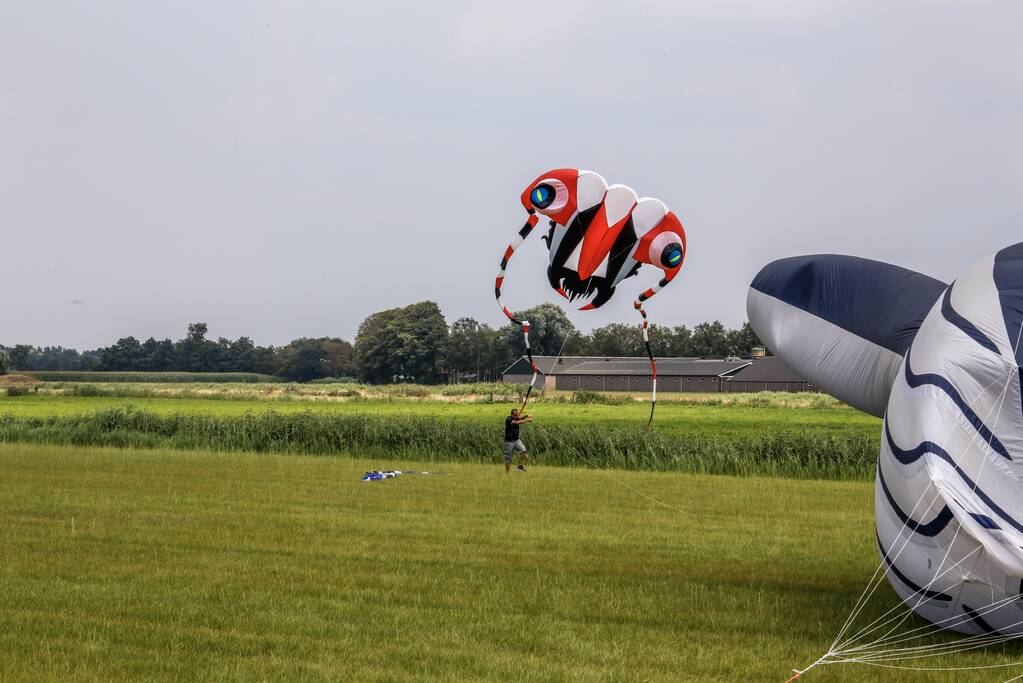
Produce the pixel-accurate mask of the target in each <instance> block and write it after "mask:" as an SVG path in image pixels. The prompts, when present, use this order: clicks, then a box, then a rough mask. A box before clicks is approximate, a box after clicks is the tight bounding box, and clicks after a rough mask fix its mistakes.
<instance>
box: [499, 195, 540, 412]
mask: <svg viewBox="0 0 1023 683" xmlns="http://www.w3.org/2000/svg"><path fill="white" fill-rule="evenodd" d="M538 222H539V219H538V218H537V217H536V214H534V213H532V212H530V214H529V218H528V219H526V224H525V225H523V226H522V229H521V230H519V234H518V237H516V238H515V240H514V241H512V243H511V244H509V245H508V248H507V249H505V250H504V256H503V257H502V258H501V270H500V271H498V273H497V280H496V281H495V282H494V296H495V297H497V305H498V306H500V307H501V311H502V312H504V314H505V315H506V316H508V320H511V321H512V322H513V323H515V324H516V325H521V326H522V337H523V338H524V339H525V342H526V358H528V359H529V366H530V367H531V368H532V369H533V378H532V379H531V380H529V388H528V389H527V390H526V398H525V400H523V401H522V408H521V409H520V412H521V411H522V410H525V409H526V404H527V403H529V397H530V395H531V394H532V393H533V386H534V385H535V384H536V378H537V377H538V376H539V375H540V368H538V367H537V366H536V363H535V362H534V361H533V350H532V348H530V346H529V321H528V320H519V319H517V318H516V317H515V315H514V314H512V312H511V311H509V310H508V307H507V306H505V305H504V304H503V303H501V287H502V285H504V273H505V270H506V269H507V268H508V261H510V260H511V257H512V255H513V254H515V250H516V249H518V248H519V245H521V244H522V242H523V240H525V239H526V238H527V237H529V233H531V232H532V231H533V228H535V227H536V224H537V223H538Z"/></svg>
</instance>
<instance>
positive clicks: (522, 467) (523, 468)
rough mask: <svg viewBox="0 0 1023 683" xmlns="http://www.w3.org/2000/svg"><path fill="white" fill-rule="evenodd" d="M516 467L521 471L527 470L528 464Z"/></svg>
mask: <svg viewBox="0 0 1023 683" xmlns="http://www.w3.org/2000/svg"><path fill="white" fill-rule="evenodd" d="M515 469H517V470H518V471H519V472H525V471H526V466H525V465H519V466H518V467H516V468H515Z"/></svg>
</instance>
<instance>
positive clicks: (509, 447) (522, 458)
mask: <svg viewBox="0 0 1023 683" xmlns="http://www.w3.org/2000/svg"><path fill="white" fill-rule="evenodd" d="M532 421H533V418H531V417H530V416H529V415H525V414H523V415H519V410H518V408H512V411H511V415H509V416H508V417H506V418H504V472H505V474H507V473H509V472H511V463H512V456H514V454H515V451H518V453H519V466H518V467H517V468H516V469H517V470H518V471H519V472H525V471H526V444H524V443H522V439H520V438H519V425H521V424H523V423H526V422H532Z"/></svg>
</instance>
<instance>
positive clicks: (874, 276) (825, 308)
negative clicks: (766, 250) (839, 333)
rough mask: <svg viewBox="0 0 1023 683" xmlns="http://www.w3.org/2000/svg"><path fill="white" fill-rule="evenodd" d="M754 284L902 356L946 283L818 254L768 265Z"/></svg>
mask: <svg viewBox="0 0 1023 683" xmlns="http://www.w3.org/2000/svg"><path fill="white" fill-rule="evenodd" d="M750 286H751V287H752V288H753V289H756V290H757V291H759V292H763V293H764V294H767V295H768V296H773V297H774V298H776V299H780V300H782V301H784V302H785V303H787V304H790V305H792V306H795V307H797V308H801V309H803V310H804V311H807V312H808V313H811V314H813V315H815V316H817V317H818V318H822V319H824V320H827V321H828V322H830V323H832V324H834V325H837V326H839V327H841V328H842V329H845V330H848V331H849V332H852V333H853V334H855V335H857V336H859V337H862V338H863V339H866V340H868V341H871V342H873V343H875V344H877V345H878V346H882V347H884V348H886V349H888V350H890V351H894V352H895V353H897V354H899V355H903V354H905V352H906V350H907V349H908V348H909V345H910V344H911V343H912V341H913V337H915V336H916V333H917V330H919V329H920V323H922V322H923V319H924V316H926V315H927V312H928V311H929V310H930V309H931V306H933V305H934V302H935V301H937V300H938V297H940V296H941V293H942V290H944V289H945V287H946V286H947V285H946V284H945V283H943V282H941V281H940V280H935V279H934V278H932V277H928V276H927V275H922V274H920V273H916V272H913V271H912V270H906V269H905V268H900V267H899V266H893V265H891V264H889V263H881V262H880V261H871V260H870V259H864V258H858V257H856V256H838V255H835V254H817V255H813V256H794V257H792V258H785V259H781V260H778V261H774V262H773V263H769V264H767V265H766V266H765V267H764V269H763V270H761V271H760V272H759V273H757V276H756V277H755V278H754V279H753V282H752V283H751V284H750Z"/></svg>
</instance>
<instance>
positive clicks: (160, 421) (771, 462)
mask: <svg viewBox="0 0 1023 683" xmlns="http://www.w3.org/2000/svg"><path fill="white" fill-rule="evenodd" d="M523 438H524V439H525V440H526V442H527V445H528V447H529V452H530V455H531V457H533V458H534V460H535V461H537V462H540V463H545V464H550V465H564V466H580V467H595V468H619V469H635V470H671V471H679V472H696V473H704V474H730V475H767V476H782V477H792V478H801V479H864V478H867V477H869V476H871V474H872V472H873V466H874V460H875V458H876V455H877V449H878V438H876V437H871V436H864V435H863V434H845V433H839V432H831V433H829V432H817V431H787V430H778V431H771V432H766V433H762V434H757V435H754V436H750V435H733V436H720V437H718V436H694V437H682V438H679V437H678V436H677V434H670V433H662V432H658V431H656V430H654V431H651V432H645V431H643V429H642V428H641V427H638V426H637V427H624V426H613V425H606V426H596V427H595V426H594V425H593V424H592V423H590V424H587V425H585V426H578V427H577V426H572V425H554V426H550V427H538V426H527V427H525V428H524V429H523ZM501 440H502V432H501V425H499V424H498V425H494V424H491V423H489V422H487V423H482V422H470V421H465V420H442V419H438V418H434V417H425V416H412V415H409V416H394V415H372V414H356V415H342V414H323V413H313V412H301V413H288V414H281V413H276V412H265V413H263V412H261V413H258V414H246V415H244V416H241V417H214V416H207V415H194V414H177V415H170V416H161V415H157V414H154V413H150V412H145V411H142V410H138V409H135V408H130V407H129V408H114V409H108V410H102V411H98V412H94V413H90V414H79V415H70V416H64V417H48V418H15V417H12V416H6V417H0V443H3V442H19V441H25V442H39V443H50V444H67V445H78V446H119V447H124V446H130V447H144V448H156V447H170V448H180V449H204V450H211V451H255V452H261V453H303V454H312V455H344V456H353V457H360V458H372V459H378V458H379V459H380V460H381V464H382V465H386V464H387V463H390V462H394V461H400V460H419V461H423V460H425V461H460V462H477V463H484V462H494V463H496V462H498V460H499V459H500V451H501Z"/></svg>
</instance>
